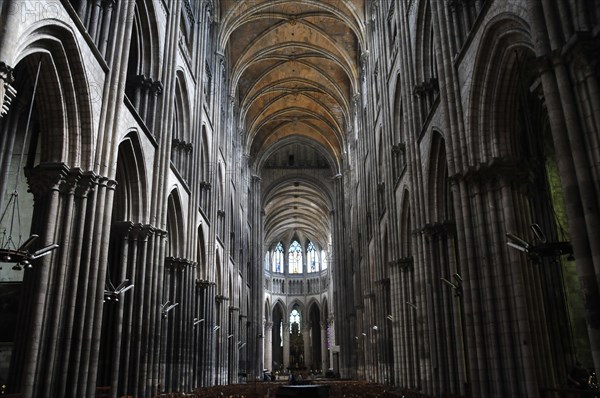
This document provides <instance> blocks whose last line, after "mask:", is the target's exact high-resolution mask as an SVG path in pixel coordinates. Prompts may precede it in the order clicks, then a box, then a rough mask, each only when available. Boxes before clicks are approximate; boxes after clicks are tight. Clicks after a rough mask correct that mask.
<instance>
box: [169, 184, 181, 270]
mask: <svg viewBox="0 0 600 398" xmlns="http://www.w3.org/2000/svg"><path fill="white" fill-rule="evenodd" d="M183 220H184V218H183V208H182V206H181V197H180V194H179V190H178V189H173V190H172V191H171V193H170V194H169V197H168V199H167V233H168V236H169V245H168V251H167V256H169V257H176V258H183V257H184V247H185V236H184V232H185V225H184V221H183Z"/></svg>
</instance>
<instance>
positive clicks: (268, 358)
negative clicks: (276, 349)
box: [264, 322, 273, 370]
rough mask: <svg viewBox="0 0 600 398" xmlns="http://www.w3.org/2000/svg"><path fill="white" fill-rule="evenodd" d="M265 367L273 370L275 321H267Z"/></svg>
mask: <svg viewBox="0 0 600 398" xmlns="http://www.w3.org/2000/svg"><path fill="white" fill-rule="evenodd" d="M264 330H265V334H264V336H265V340H264V352H265V368H267V369H270V370H273V369H272V366H273V322H265V329H264Z"/></svg>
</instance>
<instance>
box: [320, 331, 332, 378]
mask: <svg viewBox="0 0 600 398" xmlns="http://www.w3.org/2000/svg"><path fill="white" fill-rule="evenodd" d="M320 326H321V342H320V343H321V371H323V372H325V371H327V369H328V368H329V363H330V361H329V360H328V358H327V356H328V355H329V350H328V349H327V348H328V347H327V322H321V325H320Z"/></svg>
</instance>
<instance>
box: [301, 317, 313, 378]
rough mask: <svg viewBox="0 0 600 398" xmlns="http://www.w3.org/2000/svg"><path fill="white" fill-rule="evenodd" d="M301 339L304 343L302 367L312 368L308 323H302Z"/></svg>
mask: <svg viewBox="0 0 600 398" xmlns="http://www.w3.org/2000/svg"><path fill="white" fill-rule="evenodd" d="M302 337H303V339H302V340H303V342H304V366H306V367H309V368H310V367H311V366H312V355H311V354H312V353H311V351H310V349H311V347H312V344H311V336H310V322H303V323H302Z"/></svg>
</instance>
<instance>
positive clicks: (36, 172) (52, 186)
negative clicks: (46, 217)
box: [25, 163, 69, 197]
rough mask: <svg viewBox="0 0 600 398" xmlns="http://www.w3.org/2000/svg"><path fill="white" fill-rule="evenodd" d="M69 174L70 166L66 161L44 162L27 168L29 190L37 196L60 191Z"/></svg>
mask: <svg viewBox="0 0 600 398" xmlns="http://www.w3.org/2000/svg"><path fill="white" fill-rule="evenodd" d="M68 174H69V168H68V167H67V165H65V164H64V163H43V164H40V165H38V166H35V167H33V168H26V169H25V176H26V177H27V181H28V183H29V192H31V193H33V195H34V196H35V197H38V196H43V195H45V194H46V193H48V192H49V191H58V190H59V189H60V187H61V185H62V183H64V182H65V181H66V178H67V176H68Z"/></svg>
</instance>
